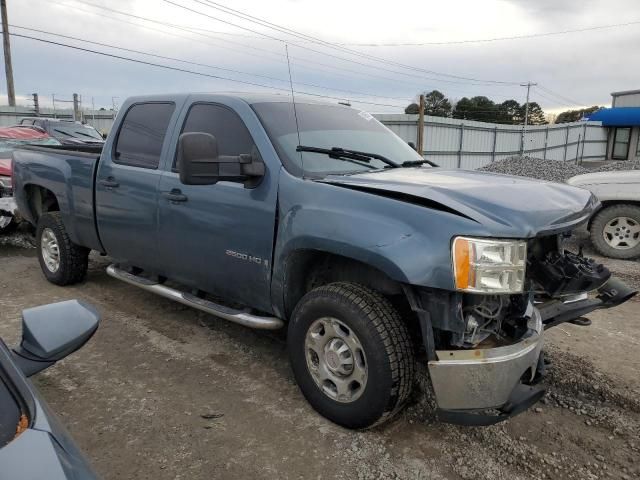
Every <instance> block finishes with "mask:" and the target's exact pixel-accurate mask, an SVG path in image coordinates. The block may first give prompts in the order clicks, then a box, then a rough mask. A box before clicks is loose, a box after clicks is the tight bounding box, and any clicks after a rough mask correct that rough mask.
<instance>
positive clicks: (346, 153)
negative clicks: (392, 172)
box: [296, 145, 400, 168]
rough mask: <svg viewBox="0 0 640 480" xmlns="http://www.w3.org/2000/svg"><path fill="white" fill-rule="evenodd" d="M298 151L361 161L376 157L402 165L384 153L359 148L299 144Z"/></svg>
mask: <svg viewBox="0 0 640 480" xmlns="http://www.w3.org/2000/svg"><path fill="white" fill-rule="evenodd" d="M296 152H312V153H323V154H325V155H328V156H329V158H335V159H338V160H339V159H350V160H359V161H361V162H370V161H371V160H372V159H375V160H380V161H381V162H382V163H386V164H387V165H389V166H390V167H394V168H398V167H399V166H400V165H398V164H397V163H396V162H394V161H393V160H389V159H388V158H387V157H383V156H382V155H378V154H377V153H368V152H360V151H358V150H346V149H344V148H340V147H332V148H318V147H307V146H305V145H298V146H297V147H296Z"/></svg>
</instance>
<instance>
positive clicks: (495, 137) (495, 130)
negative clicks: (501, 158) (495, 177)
mask: <svg viewBox="0 0 640 480" xmlns="http://www.w3.org/2000/svg"><path fill="white" fill-rule="evenodd" d="M497 143H498V126H497V125H496V126H495V127H493V150H492V151H491V161H492V162H495V161H496V145H497Z"/></svg>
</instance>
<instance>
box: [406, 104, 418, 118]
mask: <svg viewBox="0 0 640 480" xmlns="http://www.w3.org/2000/svg"><path fill="white" fill-rule="evenodd" d="M404 113H408V114H412V115H416V114H418V113H420V105H418V104H417V103H410V104H409V105H407V108H405V109H404Z"/></svg>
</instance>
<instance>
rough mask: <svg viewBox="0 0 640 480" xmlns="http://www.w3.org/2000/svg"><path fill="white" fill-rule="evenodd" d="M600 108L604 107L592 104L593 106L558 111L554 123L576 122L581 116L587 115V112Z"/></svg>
mask: <svg viewBox="0 0 640 480" xmlns="http://www.w3.org/2000/svg"><path fill="white" fill-rule="evenodd" d="M601 108H604V107H599V106H598V105H594V106H593V107H588V108H579V109H577V110H566V111H564V112H562V113H560V114H559V115H558V116H557V117H556V122H555V123H568V122H577V121H579V120H580V119H581V118H582V117H584V116H587V115H589V114H591V113H593V112H597V111H598V110H600V109H601Z"/></svg>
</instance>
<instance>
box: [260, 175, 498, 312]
mask: <svg viewBox="0 0 640 480" xmlns="http://www.w3.org/2000/svg"><path fill="white" fill-rule="evenodd" d="M469 232H475V233H477V234H479V235H482V234H485V235H486V232H485V231H484V230H483V227H482V226H481V225H479V224H478V223H476V222H473V221H472V220H469V219H468V218H465V217H462V216H459V215H456V214H454V213H448V212H443V211H440V210H436V209H431V208H427V207H424V206H421V205H415V204H411V203H407V202H403V201H401V200H396V199H389V198H386V197H383V196H379V195H376V194H372V193H366V192H360V191H355V190H351V189H346V188H342V187H339V186H335V185H329V184H326V183H320V182H315V181H313V180H308V179H307V180H303V179H300V178H297V177H293V176H291V175H290V174H288V173H286V172H283V173H282V175H281V177H280V190H279V223H278V230H277V237H276V238H277V240H276V247H275V251H274V263H273V265H274V271H273V277H272V296H273V299H274V303H275V305H280V304H281V303H280V302H281V299H282V297H283V295H282V294H283V291H284V275H285V265H286V261H287V258H288V257H289V256H290V255H291V254H292V253H293V252H295V251H297V250H316V251H321V252H326V253H332V254H335V255H340V256H343V257H348V258H351V259H354V260H357V261H359V262H362V263H364V264H366V265H369V266H371V267H374V268H376V269H377V270H379V271H381V272H383V273H385V274H386V275H387V276H388V277H389V278H391V279H392V280H395V281H398V282H402V283H408V284H412V285H419V286H424V287H431V288H441V289H446V290H451V289H452V288H453V286H454V280H453V272H452V268H451V252H450V245H451V238H452V237H453V236H455V235H462V234H469Z"/></svg>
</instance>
